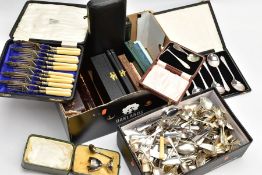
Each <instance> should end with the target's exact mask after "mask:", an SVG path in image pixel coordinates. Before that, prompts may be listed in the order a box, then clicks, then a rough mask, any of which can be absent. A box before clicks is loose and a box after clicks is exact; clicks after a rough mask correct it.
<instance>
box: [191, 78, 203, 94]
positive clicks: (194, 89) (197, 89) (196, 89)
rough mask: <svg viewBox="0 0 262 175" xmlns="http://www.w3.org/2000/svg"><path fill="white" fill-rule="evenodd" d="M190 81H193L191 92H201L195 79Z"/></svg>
mask: <svg viewBox="0 0 262 175" xmlns="http://www.w3.org/2000/svg"><path fill="white" fill-rule="evenodd" d="M192 82H193V85H194V88H193V90H192V94H196V93H198V92H201V91H202V89H201V88H200V87H198V86H197V85H196V83H195V81H194V80H193V81H192Z"/></svg>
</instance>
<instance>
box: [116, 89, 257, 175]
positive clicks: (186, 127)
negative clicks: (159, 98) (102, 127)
mask: <svg viewBox="0 0 262 175" xmlns="http://www.w3.org/2000/svg"><path fill="white" fill-rule="evenodd" d="M199 100H200V102H199ZM201 100H202V102H201ZM206 100H207V101H206ZM204 101H205V102H204ZM197 104H200V105H201V106H202V109H201V108H198V107H199V106H196V105H197ZM210 105H211V106H210ZM211 108H213V109H212V110H216V109H220V110H222V112H223V113H224V117H225V121H226V123H224V124H225V125H226V126H224V132H225V133H226V134H225V137H224V138H227V139H226V140H227V141H225V140H224V141H223V142H222V139H223V138H222V137H213V136H214V135H213V134H214V133H215V130H216V129H215V130H212V131H210V127H211V128H213V129H214V128H216V127H217V125H216V124H215V123H213V124H214V125H213V126H212V125H210V126H209V127H204V128H206V129H207V130H204V131H200V133H198V134H199V135H198V134H196V135H195V134H194V133H197V132H198V131H197V130H198V129H199V127H200V128H202V127H203V126H205V124H204V125H203V124H201V122H200V123H198V122H196V121H194V122H193V123H191V124H190V120H191V119H190V118H187V117H186V116H187V114H189V113H187V114H186V113H179V111H180V109H186V110H189V111H190V110H191V109H194V110H197V109H199V110H202V111H203V110H207V109H211ZM218 111H219V110H218ZM176 112H177V114H178V115H177V118H173V119H174V120H173V122H172V120H171V121H170V122H167V123H166V124H165V120H167V121H169V117H171V118H172V117H173V115H176ZM184 114H185V115H184ZM189 115H190V114H189ZM216 115H220V114H219V113H217V114H216ZM195 117H197V116H194V117H193V118H192V119H193V120H195ZM161 121H162V122H161ZM208 121H209V122H212V120H208V119H205V120H204V122H205V123H206V124H207V123H208ZM179 123H182V125H180V124H179ZM169 124H170V125H169ZM180 126H181V127H180ZM225 127H227V128H231V131H232V132H231V135H229V130H228V129H227V130H226V129H225ZM161 128H166V129H164V130H162V131H161ZM165 130H168V131H165ZM188 131H189V132H188ZM217 131H218V132H220V133H223V129H222V130H220V131H219V129H218V130H217ZM150 133H151V134H152V140H154V141H153V142H151V141H150V139H151V138H150V136H149V137H148V135H146V136H144V134H149V135H151V134H150ZM186 133H187V134H186ZM189 133H191V134H192V133H193V135H191V134H189ZM208 133H209V134H208ZM190 135H191V136H190ZM212 135H213V136H212ZM154 136H155V137H154ZM192 136H193V137H192ZM206 136H208V137H209V138H206ZM154 138H155V139H154ZM163 138H164V139H163ZM178 138H180V139H178ZM202 138H204V140H202ZM213 138H216V141H215V142H213V144H214V145H212V141H211V140H212V139H213ZM232 138H237V139H238V142H236V144H237V146H236V147H229V148H227V149H229V150H227V151H225V150H223V149H224V148H223V149H221V148H222V147H221V144H222V145H223V144H231V146H232V143H233V142H230V141H229V140H230V139H232ZM146 139H149V140H147V141H145V140H146ZM161 140H162V143H161ZM140 141H141V142H140ZM252 141H253V140H252V138H251V137H250V135H249V134H248V132H247V131H246V130H245V128H244V127H243V126H242V124H241V123H240V122H239V121H238V119H237V118H236V116H235V115H234V113H233V112H232V111H231V110H230V108H229V106H228V105H227V104H226V102H225V101H224V99H223V98H222V97H221V96H220V95H219V93H218V91H217V90H216V89H214V88H211V89H209V90H205V91H203V92H201V93H198V94H194V95H192V96H190V97H188V98H186V99H185V100H183V101H182V102H180V103H179V104H178V105H176V106H174V105H171V106H163V107H162V108H158V109H155V110H154V111H151V112H149V113H146V114H144V115H142V116H139V117H137V118H135V119H133V120H130V121H129V122H126V123H124V124H122V125H119V127H118V131H117V144H118V147H119V149H120V151H121V153H122V155H123V156H124V159H125V161H126V163H127V165H128V167H129V169H130V171H131V173H132V174H136V175H138V174H141V175H142V174H144V173H145V172H148V174H152V173H150V172H152V168H153V167H152V165H151V164H147V163H148V162H149V161H151V162H152V163H153V164H154V166H156V167H157V166H163V165H164V166H163V167H161V168H164V169H165V172H166V173H168V172H169V173H170V172H172V173H174V174H176V173H178V174H180V173H181V174H194V175H200V174H205V173H208V172H209V171H211V170H213V169H215V168H218V167H220V166H221V165H224V164H226V163H228V162H231V161H233V160H234V159H236V158H239V157H241V156H242V155H243V154H244V153H245V152H246V150H247V149H248V147H249V145H250V144H251V143H252ZM171 142H172V143H173V146H174V147H175V148H176V150H177V151H178V152H177V151H174V148H173V149H172V144H171ZM152 143H153V144H152ZM154 143H156V144H154ZM193 143H194V144H193ZM143 144H145V145H148V144H149V145H152V150H150V153H149V155H150V157H148V156H149V155H148V153H147V148H149V147H145V146H143ZM161 144H163V145H164V146H162V147H161ZM191 144H193V145H194V146H193V145H191ZM131 145H132V146H131ZM199 148H200V149H199ZM201 148H203V149H202V150H201ZM195 149H197V150H195ZM161 150H162V151H163V153H164V154H162V155H161ZM172 150H173V151H172ZM211 150H212V151H211ZM151 151H152V152H151ZM195 151H196V152H195ZM202 151H203V152H202ZM210 151H211V152H212V153H211V152H210ZM194 152H195V153H194ZM143 154H144V155H148V156H147V158H145V157H144V158H143ZM170 155H171V157H170ZM178 155H179V156H178ZM206 155H209V156H210V155H211V157H209V156H208V158H207V157H206V158H204V157H205V156H206ZM137 156H138V157H137ZM158 156H159V157H158ZM201 156H202V157H201ZM203 156H204V157H203ZM178 158H179V159H178ZM203 158H204V159H203ZM160 159H161V160H160ZM203 160H204V161H203ZM181 163H182V164H181ZM174 165H175V166H174ZM156 170H157V169H156Z"/></svg>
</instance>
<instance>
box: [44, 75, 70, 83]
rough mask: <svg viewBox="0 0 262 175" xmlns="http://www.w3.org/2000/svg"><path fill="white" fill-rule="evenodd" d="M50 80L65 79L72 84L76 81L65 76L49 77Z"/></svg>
mask: <svg viewBox="0 0 262 175" xmlns="http://www.w3.org/2000/svg"><path fill="white" fill-rule="evenodd" d="M48 78H55V79H65V80H68V81H71V82H72V83H74V82H75V79H74V78H69V77H65V76H58V75H48Z"/></svg>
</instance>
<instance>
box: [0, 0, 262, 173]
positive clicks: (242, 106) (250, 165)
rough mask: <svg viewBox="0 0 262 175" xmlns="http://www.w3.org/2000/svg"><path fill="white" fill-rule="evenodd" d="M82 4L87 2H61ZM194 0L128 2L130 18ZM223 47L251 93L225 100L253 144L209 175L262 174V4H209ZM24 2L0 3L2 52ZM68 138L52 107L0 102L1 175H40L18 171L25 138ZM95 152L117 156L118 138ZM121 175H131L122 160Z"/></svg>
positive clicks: (101, 142) (239, 0)
mask: <svg viewBox="0 0 262 175" xmlns="http://www.w3.org/2000/svg"><path fill="white" fill-rule="evenodd" d="M60 1H63V2H71V3H83V4H86V3H87V0H60ZM194 1H196V0H186V1H185V0H150V1H149V0H128V13H133V12H138V11H142V10H148V9H150V10H153V11H159V10H163V9H168V8H172V7H175V6H177V5H181V4H183V3H185V2H194ZM211 2H212V4H213V7H214V10H215V13H216V17H217V19H218V22H219V25H220V28H221V31H222V34H223V36H224V39H225V42H226V45H227V47H228V49H229V51H230V52H231V54H232V55H233V58H234V59H235V61H236V63H237V65H238V66H239V68H240V69H241V71H242V73H243V74H244V76H245V78H246V79H247V81H248V83H249V84H250V86H251V88H252V92H251V93H248V94H245V95H241V96H237V97H233V98H230V99H227V100H226V101H227V102H228V104H229V106H230V107H231V108H232V110H233V112H235V114H236V116H237V117H238V118H239V120H240V121H241V122H242V123H243V125H244V126H245V127H246V129H247V130H248V131H249V133H250V134H251V136H253V138H254V142H253V144H252V145H251V147H250V149H249V150H248V151H247V153H246V154H245V156H244V157H243V158H241V159H238V160H236V161H234V162H232V163H230V164H227V165H225V166H223V167H222V168H219V169H217V170H215V171H212V172H211V173H209V174H212V175H221V174H223V175H230V174H238V175H244V174H261V173H259V172H260V171H259V169H260V166H261V160H260V159H261V157H260V156H262V148H261V146H262V145H261V143H262V139H261V133H262V123H261V122H262V119H261V118H262V116H261V111H260V110H261V109H260V104H261V103H260V101H261V97H262V83H261V77H259V76H260V75H262V69H261V64H262V61H261V59H262V56H261V53H260V52H261V49H262V22H261V19H262V11H261V7H262V1H261V0H252V2H251V1H247V0H230V1H228V0H211ZM24 3H25V0H0V50H2V48H3V47H4V44H5V42H6V40H8V39H9V32H10V30H11V28H12V26H13V24H14V22H15V20H16V18H17V16H18V14H19V13H20V11H21V9H22V7H23V5H24ZM32 133H33V134H40V135H46V136H51V137H55V138H59V139H66V134H65V132H64V128H63V126H62V123H61V121H60V118H59V116H58V112H57V110H56V107H55V105H54V104H52V103H46V102H37V101H28V100H17V99H8V98H0V138H1V142H0V143H1V144H0V167H1V174H5V175H6V174H12V175H21V174H27V175H31V174H40V173H37V172H31V171H27V170H23V169H22V168H21V166H20V164H21V160H22V154H23V149H24V146H25V142H26V139H27V137H28V135H30V134H32ZM91 142H92V143H94V144H95V145H96V146H98V147H104V148H108V149H113V150H116V151H119V150H118V148H117V145H116V134H115V133H114V134H111V135H108V136H105V137H102V138H99V139H96V140H93V141H91ZM120 175H130V172H129V170H128V168H127V166H126V164H125V162H124V159H123V158H122V161H121V171H120Z"/></svg>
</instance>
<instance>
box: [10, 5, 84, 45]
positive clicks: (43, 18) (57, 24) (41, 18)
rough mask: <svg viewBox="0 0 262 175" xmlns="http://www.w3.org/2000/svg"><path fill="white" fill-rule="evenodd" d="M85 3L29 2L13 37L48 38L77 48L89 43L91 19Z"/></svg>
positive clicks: (13, 31) (46, 39)
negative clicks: (87, 37)
mask: <svg viewBox="0 0 262 175" xmlns="http://www.w3.org/2000/svg"><path fill="white" fill-rule="evenodd" d="M86 14H87V10H86V6H85V5H79V4H66V3H56V2H43V1H28V2H26V4H25V6H24V7H23V10H22V12H21V13H20V15H19V18H18V19H17V21H16V23H15V25H14V26H13V29H12V30H11V33H10V38H12V39H14V40H26V41H27V40H29V39H35V40H44V41H53V42H59V43H62V44H63V45H64V46H71V47H76V45H77V44H83V43H84V42H85V39H86V36H87V32H88V21H87V20H86V19H84V16H86Z"/></svg>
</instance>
